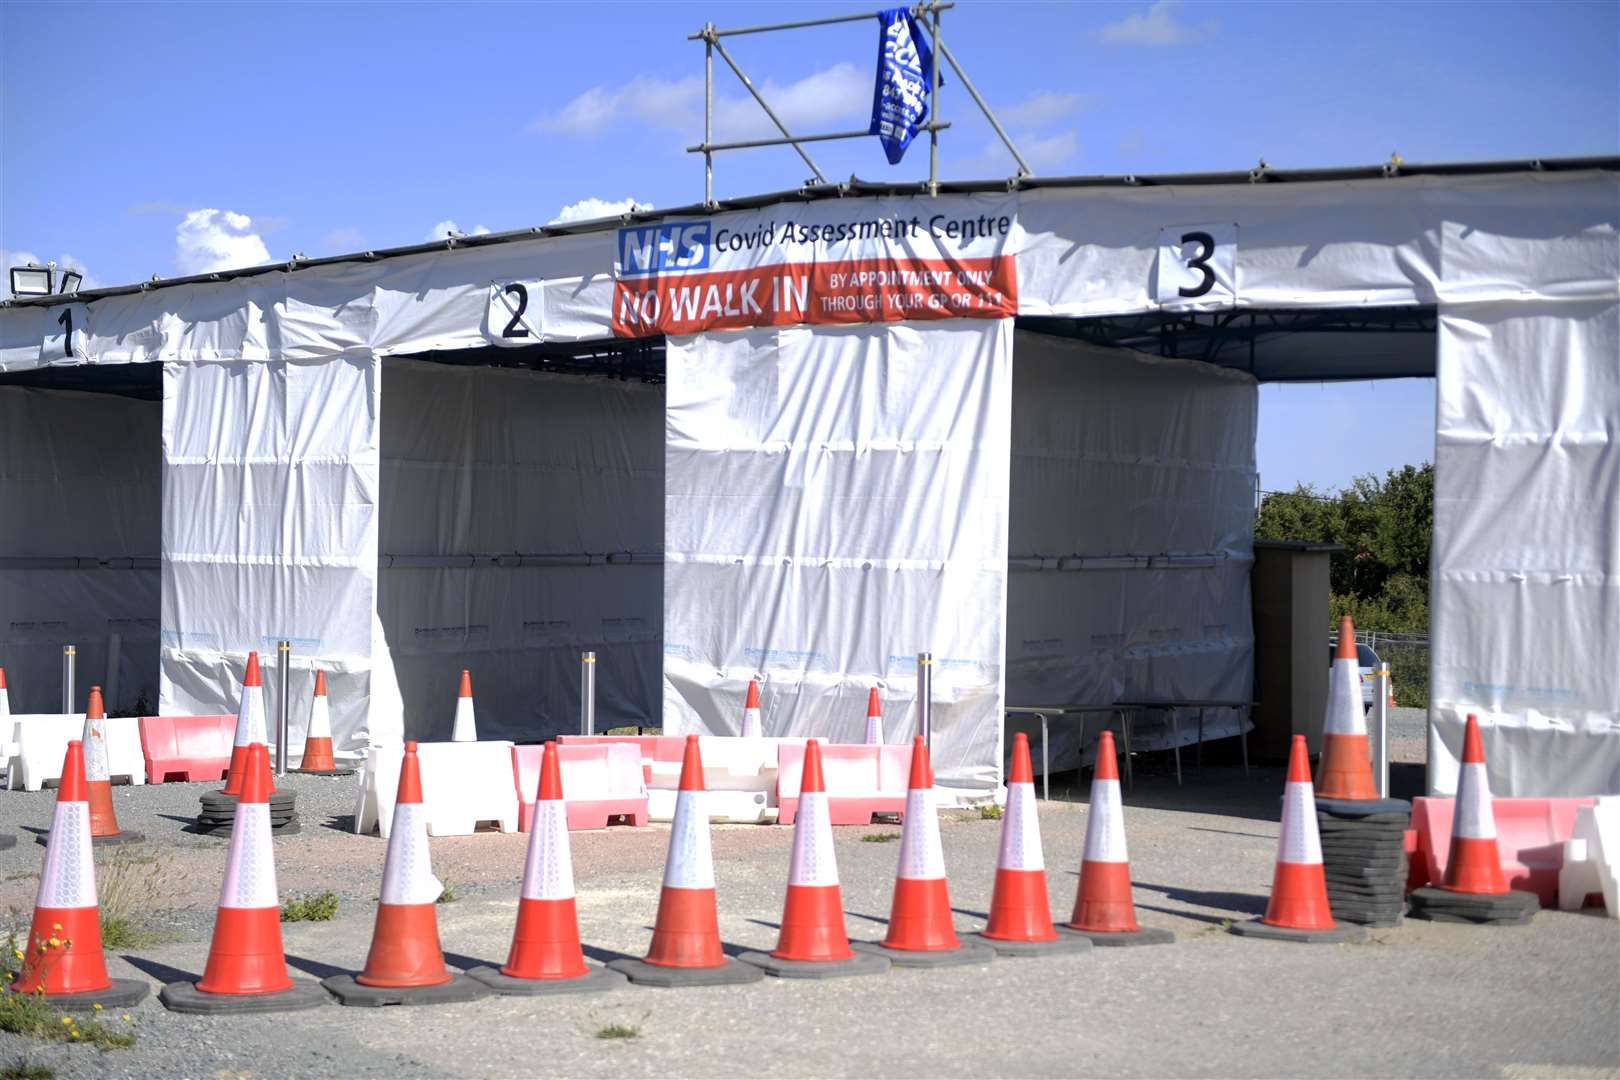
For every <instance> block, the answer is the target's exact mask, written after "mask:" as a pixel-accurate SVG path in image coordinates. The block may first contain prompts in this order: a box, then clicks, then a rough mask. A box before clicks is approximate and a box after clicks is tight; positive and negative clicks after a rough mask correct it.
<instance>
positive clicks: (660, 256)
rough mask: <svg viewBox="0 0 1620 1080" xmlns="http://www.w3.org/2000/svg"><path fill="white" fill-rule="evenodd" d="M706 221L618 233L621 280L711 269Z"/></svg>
mask: <svg viewBox="0 0 1620 1080" xmlns="http://www.w3.org/2000/svg"><path fill="white" fill-rule="evenodd" d="M711 228H712V224H711V223H710V222H707V221H665V222H661V223H659V224H657V225H641V226H637V227H636V228H633V229H620V230H619V265H618V272H619V276H620V277H646V276H649V275H653V274H678V273H684V272H685V271H688V270H703V269H706V268H707V267H708V265H709V235H710V230H711Z"/></svg>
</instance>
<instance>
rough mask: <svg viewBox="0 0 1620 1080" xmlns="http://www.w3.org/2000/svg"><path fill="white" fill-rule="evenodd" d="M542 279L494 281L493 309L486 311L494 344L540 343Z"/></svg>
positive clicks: (491, 289)
mask: <svg viewBox="0 0 1620 1080" xmlns="http://www.w3.org/2000/svg"><path fill="white" fill-rule="evenodd" d="M543 288H544V284H543V283H542V282H539V281H529V282H526V281H513V282H492V283H491V284H490V286H489V310H488V311H487V312H486V313H485V315H484V336H485V337H486V338H488V339H489V341H490V344H492V345H503V346H505V347H507V348H512V347H514V346H521V345H538V344H540V341H541V339H542V335H541V330H540V293H541V290H542V289H543Z"/></svg>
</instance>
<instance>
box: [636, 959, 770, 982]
mask: <svg viewBox="0 0 1620 1080" xmlns="http://www.w3.org/2000/svg"><path fill="white" fill-rule="evenodd" d="M608 967H610V968H612V969H613V970H614V971H617V972H618V973H619V974H621V975H623V976H624V977H625V978H627V979H629V980H630V981H631V982H633V983H635V984H636V985H637V986H664V987H668V986H736V985H739V984H741V983H751V982H759V981H760V980H761V979H763V978H764V977H765V973H764V972H763V971H761V970H760V969H759V968H757V967H754V966H753V965H752V964H739V963H738V962H737V961H735V960H730V959H728V960H727V961H726V962H725V963H723V964H721V965H720V966H719V967H700V968H690V967H688V968H683V967H665V966H663V965H661V964H649V963H647V961H645V960H637V959H636V958H635V957H633V956H622V957H620V958H619V959H617V960H612V961H609V963H608Z"/></svg>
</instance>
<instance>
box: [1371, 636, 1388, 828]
mask: <svg viewBox="0 0 1620 1080" xmlns="http://www.w3.org/2000/svg"><path fill="white" fill-rule="evenodd" d="M1372 739H1373V783H1374V784H1375V785H1377V787H1378V797H1379V798H1380V799H1387V798H1389V665H1388V664H1382V665H1380V666H1379V667H1378V670H1376V671H1374V672H1373V733H1372Z"/></svg>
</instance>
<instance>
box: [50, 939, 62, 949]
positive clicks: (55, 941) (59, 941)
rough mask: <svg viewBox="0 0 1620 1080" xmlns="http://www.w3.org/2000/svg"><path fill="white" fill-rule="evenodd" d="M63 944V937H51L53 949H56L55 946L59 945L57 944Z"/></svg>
mask: <svg viewBox="0 0 1620 1080" xmlns="http://www.w3.org/2000/svg"><path fill="white" fill-rule="evenodd" d="M61 944H62V942H61V939H59V938H54V937H53V938H51V948H53V949H54V948H56V947H57V946H59V945H61Z"/></svg>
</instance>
